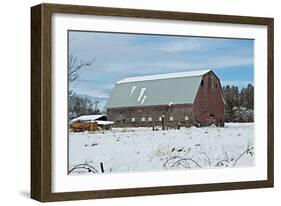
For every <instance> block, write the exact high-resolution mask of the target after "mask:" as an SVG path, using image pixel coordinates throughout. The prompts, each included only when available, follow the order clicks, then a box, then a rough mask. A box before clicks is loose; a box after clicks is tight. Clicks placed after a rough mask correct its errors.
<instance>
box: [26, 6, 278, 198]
mask: <svg viewBox="0 0 281 206" xmlns="http://www.w3.org/2000/svg"><path fill="white" fill-rule="evenodd" d="M31 40H32V41H31V73H32V76H31V79H32V81H31V94H32V95H31V96H32V97H31V108H32V109H31V110H32V112H31V119H32V120H31V125H32V127H31V197H32V198H34V199H36V200H39V201H42V202H46V201H61V200H78V199H92V198H108V197H124V196H138V195H158V194H171V193H188V192H203V191H218V190H233V189H250V188H265V187H273V177H274V175H273V172H274V168H273V154H274V150H273V149H274V143H273V125H274V124H273V109H274V108H273V94H274V90H273V19H272V18H262V17H242V16H228V15H214V14H198V13H183V12H170V11H152V10H136V9H121V8H105V7H90V6H74V5H57V4H41V5H37V6H34V7H32V8H31Z"/></svg>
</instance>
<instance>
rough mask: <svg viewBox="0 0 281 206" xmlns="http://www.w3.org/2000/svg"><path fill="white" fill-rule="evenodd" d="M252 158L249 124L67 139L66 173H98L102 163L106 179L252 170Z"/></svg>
mask: <svg viewBox="0 0 281 206" xmlns="http://www.w3.org/2000/svg"><path fill="white" fill-rule="evenodd" d="M254 156H255V155H254V124H253V123H228V124H226V126H225V127H224V128H217V127H203V128H196V127H191V128H181V129H180V130H175V129H171V130H165V131H162V130H158V131H152V129H151V128H114V129H112V131H98V132H94V133H90V132H83V133H71V132H70V133H69V169H70V170H71V169H73V168H75V169H73V170H72V171H71V174H75V173H76V174H77V173H84V172H101V166H100V163H101V162H102V164H103V167H104V172H105V173H108V172H137V171H138V172H140V171H151V170H154V171H155V170H156V171H157V170H158V171H159V170H167V169H200V168H215V167H250V166H254ZM77 165H80V166H77ZM75 166H77V167H75Z"/></svg>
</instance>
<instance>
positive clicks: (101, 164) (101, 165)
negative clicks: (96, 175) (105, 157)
mask: <svg viewBox="0 0 281 206" xmlns="http://www.w3.org/2000/svg"><path fill="white" fill-rule="evenodd" d="M100 169H101V172H102V173H104V168H103V163H102V162H101V163H100Z"/></svg>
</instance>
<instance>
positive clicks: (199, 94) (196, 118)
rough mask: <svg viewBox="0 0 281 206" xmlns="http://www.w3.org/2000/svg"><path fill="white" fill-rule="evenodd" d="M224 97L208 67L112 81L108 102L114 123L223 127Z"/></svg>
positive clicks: (108, 113) (123, 124)
mask: <svg viewBox="0 0 281 206" xmlns="http://www.w3.org/2000/svg"><path fill="white" fill-rule="evenodd" d="M224 104H225V102H224V97H223V93H222V88H221V83H220V80H219V78H218V77H217V76H216V75H215V74H214V72H213V71H211V70H197V71H188V72H180V73H170V74H160V75H149V76H140V77H130V78H126V79H123V80H121V81H119V82H117V83H116V84H115V87H114V89H113V92H112V94H111V96H110V98H109V100H108V102H107V105H106V108H107V117H108V120H110V121H114V122H115V124H114V126H116V127H120V126H130V127H141V126H148V127H151V126H157V125H161V124H162V123H163V121H165V125H167V126H169V127H177V126H178V125H181V126H187V127H188V126H192V125H200V126H209V125H212V124H215V125H217V126H224Z"/></svg>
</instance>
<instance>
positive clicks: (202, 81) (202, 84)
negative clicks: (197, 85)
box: [201, 79, 204, 87]
mask: <svg viewBox="0 0 281 206" xmlns="http://www.w3.org/2000/svg"><path fill="white" fill-rule="evenodd" d="M203 86H204V80H203V79H202V80H201V87H203Z"/></svg>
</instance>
